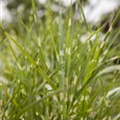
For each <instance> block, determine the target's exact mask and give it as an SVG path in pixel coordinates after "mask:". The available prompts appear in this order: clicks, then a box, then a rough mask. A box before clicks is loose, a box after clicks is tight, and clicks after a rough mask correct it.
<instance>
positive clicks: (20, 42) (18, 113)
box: [0, 5, 120, 120]
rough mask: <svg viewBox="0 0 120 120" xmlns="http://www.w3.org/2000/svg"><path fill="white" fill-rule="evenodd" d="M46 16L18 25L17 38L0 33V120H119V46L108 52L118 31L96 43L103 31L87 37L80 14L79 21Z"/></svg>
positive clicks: (69, 17)
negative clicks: (44, 18)
mask: <svg viewBox="0 0 120 120" xmlns="http://www.w3.org/2000/svg"><path fill="white" fill-rule="evenodd" d="M33 6H34V5H33ZM33 8H34V10H35V6H34V7H33ZM81 9H82V8H81ZM49 12H50V11H48V13H49ZM51 14H52V13H51ZM51 14H50V13H49V14H46V21H41V20H37V19H34V20H33V22H32V23H31V22H28V23H27V24H25V23H24V22H22V21H20V22H19V24H18V26H19V27H18V29H17V32H16V31H15V30H14V29H12V28H11V31H6V30H4V29H3V28H2V27H1V33H2V36H1V41H0V42H1V45H0V49H1V53H0V57H1V60H2V64H0V67H1V71H0V72H1V73H2V74H1V75H0V77H1V81H0V82H1V84H0V102H1V105H0V106H1V110H0V112H1V115H0V117H1V119H2V120H80V119H81V120H82V119H84V120H85V119H86V120H102V119H104V120H109V119H112V120H117V119H120V117H119V116H120V114H119V111H120V95H119V92H120V86H119V84H120V79H119V78H120V65H119V64H114V61H115V60H116V59H119V58H120V55H119V52H118V49H119V45H118V46H117V47H113V46H112V45H113V44H112V43H114V40H115V39H116V36H117V35H118V34H119V32H120V31H119V30H118V32H117V34H115V37H113V38H112V40H111V42H110V39H111V38H110V37H109V35H110V34H111V32H112V31H108V32H107V33H106V34H105V36H104V38H101V30H102V27H103V26H102V27H101V28H98V30H96V31H92V30H91V28H90V27H89V25H87V23H86V22H84V20H85V18H84V17H85V16H84V13H83V11H82V15H83V16H84V17H83V18H84V19H83V20H82V19H81V20H80V21H75V20H74V19H73V14H72V11H71V10H70V14H68V15H66V17H65V18H63V16H62V15H61V14H58V15H53V16H52V17H51V16H50V15H51ZM33 15H34V17H36V16H35V15H36V14H35V13H33ZM85 21H86V20H85ZM114 22H115V21H114ZM113 24H114V23H113ZM84 35H86V36H88V37H87V38H86V40H85V41H83V36H84ZM101 39H102V40H101Z"/></svg>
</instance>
